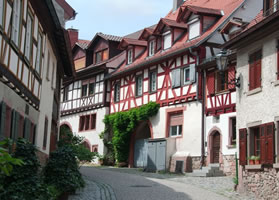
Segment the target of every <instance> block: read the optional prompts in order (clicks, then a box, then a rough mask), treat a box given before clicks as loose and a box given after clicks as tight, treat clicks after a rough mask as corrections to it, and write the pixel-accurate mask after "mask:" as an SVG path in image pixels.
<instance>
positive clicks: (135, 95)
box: [108, 0, 257, 171]
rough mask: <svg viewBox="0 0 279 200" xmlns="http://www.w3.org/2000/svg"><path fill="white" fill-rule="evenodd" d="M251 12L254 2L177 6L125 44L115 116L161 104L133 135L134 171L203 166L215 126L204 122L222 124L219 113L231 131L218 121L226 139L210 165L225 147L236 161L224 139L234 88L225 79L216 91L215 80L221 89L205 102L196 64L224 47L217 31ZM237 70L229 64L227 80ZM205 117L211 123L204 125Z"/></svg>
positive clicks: (206, 0) (115, 85)
mask: <svg viewBox="0 0 279 200" xmlns="http://www.w3.org/2000/svg"><path fill="white" fill-rule="evenodd" d="M254 8H257V6H255V5H253V3H252V1H251V0H247V1H244V0H227V1H223V0H201V1H193V0H187V1H179V0H175V1H174V7H173V9H172V10H171V11H170V12H169V13H168V14H167V16H166V17H165V18H162V19H161V20H160V21H159V22H158V24H157V25H156V26H152V27H149V28H146V29H144V30H143V31H142V32H141V34H140V35H139V37H138V38H135V39H130V38H126V37H124V38H123V39H122V41H121V43H120V45H119V48H120V49H122V50H124V52H125V53H126V60H125V62H124V63H123V64H122V65H121V66H120V67H119V68H118V69H117V70H116V71H114V72H113V73H111V74H110V75H109V77H108V79H109V80H110V83H111V86H110V87H111V95H110V98H111V99H110V101H111V104H110V113H115V112H120V111H126V110H129V109H131V108H134V107H139V106H141V105H143V104H147V103H148V102H150V101H153V102H157V103H159V104H160V106H161V108H160V110H159V113H158V114H157V116H156V117H153V118H151V119H150V120H149V121H148V122H144V123H143V124H141V125H140V126H139V127H138V129H136V131H135V132H134V133H133V136H132V139H131V147H130V157H129V164H130V166H136V167H146V166H147V165H148V162H151V161H152V163H153V164H154V165H156V166H157V169H159V170H161V169H170V171H175V170H182V171H192V169H197V168H199V167H200V164H201V163H202V164H204V160H203V158H205V156H206V153H207V151H208V148H206V149H205V146H206V143H207V142H209V141H207V140H206V139H205V138H206V137H205V136H208V137H210V136H209V135H210V132H213V130H214V129H213V127H214V126H215V125H214V124H213V123H207V124H206V123H205V121H206V122H207V121H211V122H212V120H213V119H212V118H213V117H215V118H216V120H218V116H220V114H226V115H222V117H221V120H222V121H221V122H222V123H223V122H225V124H227V126H226V125H221V123H220V126H221V129H222V134H224V135H225V136H224V137H223V139H222V137H220V135H219V140H218V142H219V149H218V155H216V160H214V159H209V160H208V161H209V162H211V163H212V162H217V163H220V162H222V160H223V159H222V158H221V154H220V151H223V150H221V148H222V149H226V150H224V151H223V153H227V152H228V154H230V155H231V154H233V153H234V152H235V151H234V150H232V151H231V150H230V149H229V148H230V147H227V145H229V143H228V142H227V141H226V140H228V138H229V125H228V124H229V122H228V121H229V118H230V117H233V116H235V113H234V112H235V93H233V91H234V89H233V88H224V89H222V87H224V86H223V85H222V84H221V85H220V80H215V78H213V79H214V80H213V85H215V81H216V82H217V83H216V84H218V85H217V86H218V87H216V89H217V88H218V90H215V86H214V89H213V93H214V95H213V94H209V95H208V97H207V98H206V101H204V104H203V101H202V98H203V95H202V88H203V87H202V85H203V79H202V77H203V76H204V74H203V73H201V71H200V69H199V71H198V70H197V66H198V65H200V64H201V63H203V62H204V61H206V60H209V59H210V58H212V59H214V55H216V54H217V53H218V52H219V51H220V44H222V43H224V39H223V38H225V39H226V37H227V36H224V35H222V34H221V33H220V30H221V28H223V26H224V25H225V23H228V22H229V20H232V19H233V17H236V14H239V15H240V16H241V17H243V18H244V19H245V20H246V18H247V16H249V15H251V16H253V12H251V10H253V9H254ZM242 11H243V12H242ZM245 11H246V12H245ZM255 15H256V14H254V16H255ZM245 17H246V18H245ZM233 68H234V67H233V65H232V67H231V68H230V76H231V75H232V76H234V75H233V74H232V73H231V72H233V71H234V70H233ZM209 72H211V71H208V75H209ZM215 73H217V72H214V75H215ZM227 74H228V73H227ZM205 76H206V74H205ZM209 76H210V75H209ZM216 77H217V75H216ZM205 79H206V78H205ZM211 81H212V79H211ZM218 81H219V82H218ZM204 82H205V81H204ZM219 85H220V86H219ZM228 87H230V86H228ZM229 89H231V90H229ZM222 90H223V93H222V92H221V91H222ZM225 90H226V92H224V91H225ZM215 94H216V95H215ZM205 103H207V104H206V108H205V109H204V110H203V105H205ZM204 114H206V115H207V116H208V117H206V119H205V120H202V119H203V116H204ZM223 118H224V121H223ZM232 120H233V118H232ZM216 130H219V129H216ZM216 130H215V131H216ZM220 132H221V131H220ZM211 135H212V134H211ZM222 140H223V141H225V142H221V141H222ZM148 141H149V142H148ZM233 142H234V141H233V140H232V143H231V144H230V146H233ZM221 144H222V146H221ZM163 152H166V153H163ZM147 154H148V156H147ZM213 154H214V153H212V154H211V157H212V158H214V156H213ZM217 156H218V158H217ZM219 156H220V159H219ZM147 158H148V162H147ZM150 159H151V160H150ZM181 164H182V165H181ZM179 166H180V167H179ZM182 166H183V167H182ZM179 168H180V169H179ZM182 168H183V169H182Z"/></svg>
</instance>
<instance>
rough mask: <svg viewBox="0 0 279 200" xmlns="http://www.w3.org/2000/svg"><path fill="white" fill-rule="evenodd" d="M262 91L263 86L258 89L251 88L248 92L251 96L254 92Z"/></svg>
mask: <svg viewBox="0 0 279 200" xmlns="http://www.w3.org/2000/svg"><path fill="white" fill-rule="evenodd" d="M261 91H262V88H261V87H258V88H256V89H253V90H250V91H249V92H247V94H246V95H247V96H251V95H254V94H257V93H260V92H261Z"/></svg>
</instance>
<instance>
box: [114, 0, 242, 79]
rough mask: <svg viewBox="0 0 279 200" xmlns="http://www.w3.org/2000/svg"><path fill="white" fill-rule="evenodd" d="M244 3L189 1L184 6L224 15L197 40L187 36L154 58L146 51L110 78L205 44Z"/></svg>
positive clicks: (170, 15) (173, 15) (237, 0)
mask: <svg viewBox="0 0 279 200" xmlns="http://www.w3.org/2000/svg"><path fill="white" fill-rule="evenodd" d="M244 2H245V0H187V1H185V2H184V3H183V5H182V6H184V7H186V6H190V5H191V6H196V7H201V8H207V9H215V10H217V9H218V10H222V14H223V15H222V16H220V18H219V20H218V21H217V22H216V23H215V24H214V25H213V26H212V27H211V28H210V29H208V30H207V31H206V32H205V33H203V34H202V35H201V36H200V37H198V38H197V39H194V40H191V41H188V37H187V34H185V35H184V36H182V37H181V38H180V39H179V40H178V41H176V43H175V44H174V45H173V46H172V47H171V48H169V49H167V50H164V51H159V52H157V53H156V54H155V55H154V56H152V57H147V51H145V53H143V54H142V55H141V56H140V57H139V58H138V59H137V60H135V61H134V62H133V63H132V64H130V65H129V66H126V64H123V65H122V66H121V67H120V68H119V69H117V70H116V71H115V72H113V73H112V74H111V76H110V77H113V76H117V75H120V74H122V73H124V72H125V73H126V72H129V71H132V70H135V69H138V68H140V67H144V66H147V65H154V64H156V63H158V62H162V61H164V60H166V59H169V58H171V57H172V56H174V55H178V54H180V53H183V52H185V51H187V50H188V49H190V48H193V47H198V46H199V45H201V44H202V43H203V42H205V41H206V40H208V39H209V37H210V36H211V35H212V34H213V33H215V32H216V31H218V30H219V29H220V28H221V27H222V26H223V25H224V23H226V21H227V19H228V18H229V17H230V16H231V15H232V14H233V13H234V11H236V10H237V9H238V8H239V7H240V6H241V5H242V4H243V3H244ZM179 12H181V10H180V9H177V10H176V11H175V12H173V11H170V12H169V13H168V14H167V16H166V17H165V19H169V20H176V19H177V16H178V13H179Z"/></svg>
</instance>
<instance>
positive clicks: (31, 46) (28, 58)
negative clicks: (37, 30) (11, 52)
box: [24, 10, 34, 64]
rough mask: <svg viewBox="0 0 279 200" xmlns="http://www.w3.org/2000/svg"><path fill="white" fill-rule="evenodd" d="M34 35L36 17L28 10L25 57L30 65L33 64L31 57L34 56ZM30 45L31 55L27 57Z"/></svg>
mask: <svg viewBox="0 0 279 200" xmlns="http://www.w3.org/2000/svg"><path fill="white" fill-rule="evenodd" d="M28 17H30V19H31V27H30V29H31V30H30V36H29V39H30V41H29V42H28V38H27V32H28ZM33 33H34V16H33V15H32V13H31V12H30V11H29V10H28V11H27V18H26V34H25V47H24V57H25V58H26V60H27V62H28V63H29V64H30V63H31V59H32V58H31V55H32V50H33V45H32V44H33V42H32V38H33V37H32V36H33ZM28 43H29V55H26V53H27V49H26V48H27V44H28Z"/></svg>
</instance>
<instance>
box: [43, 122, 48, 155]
mask: <svg viewBox="0 0 279 200" xmlns="http://www.w3.org/2000/svg"><path fill="white" fill-rule="evenodd" d="M47 131H48V119H47V117H46V118H45V127H44V140H43V149H44V150H45V149H46V146H47Z"/></svg>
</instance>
